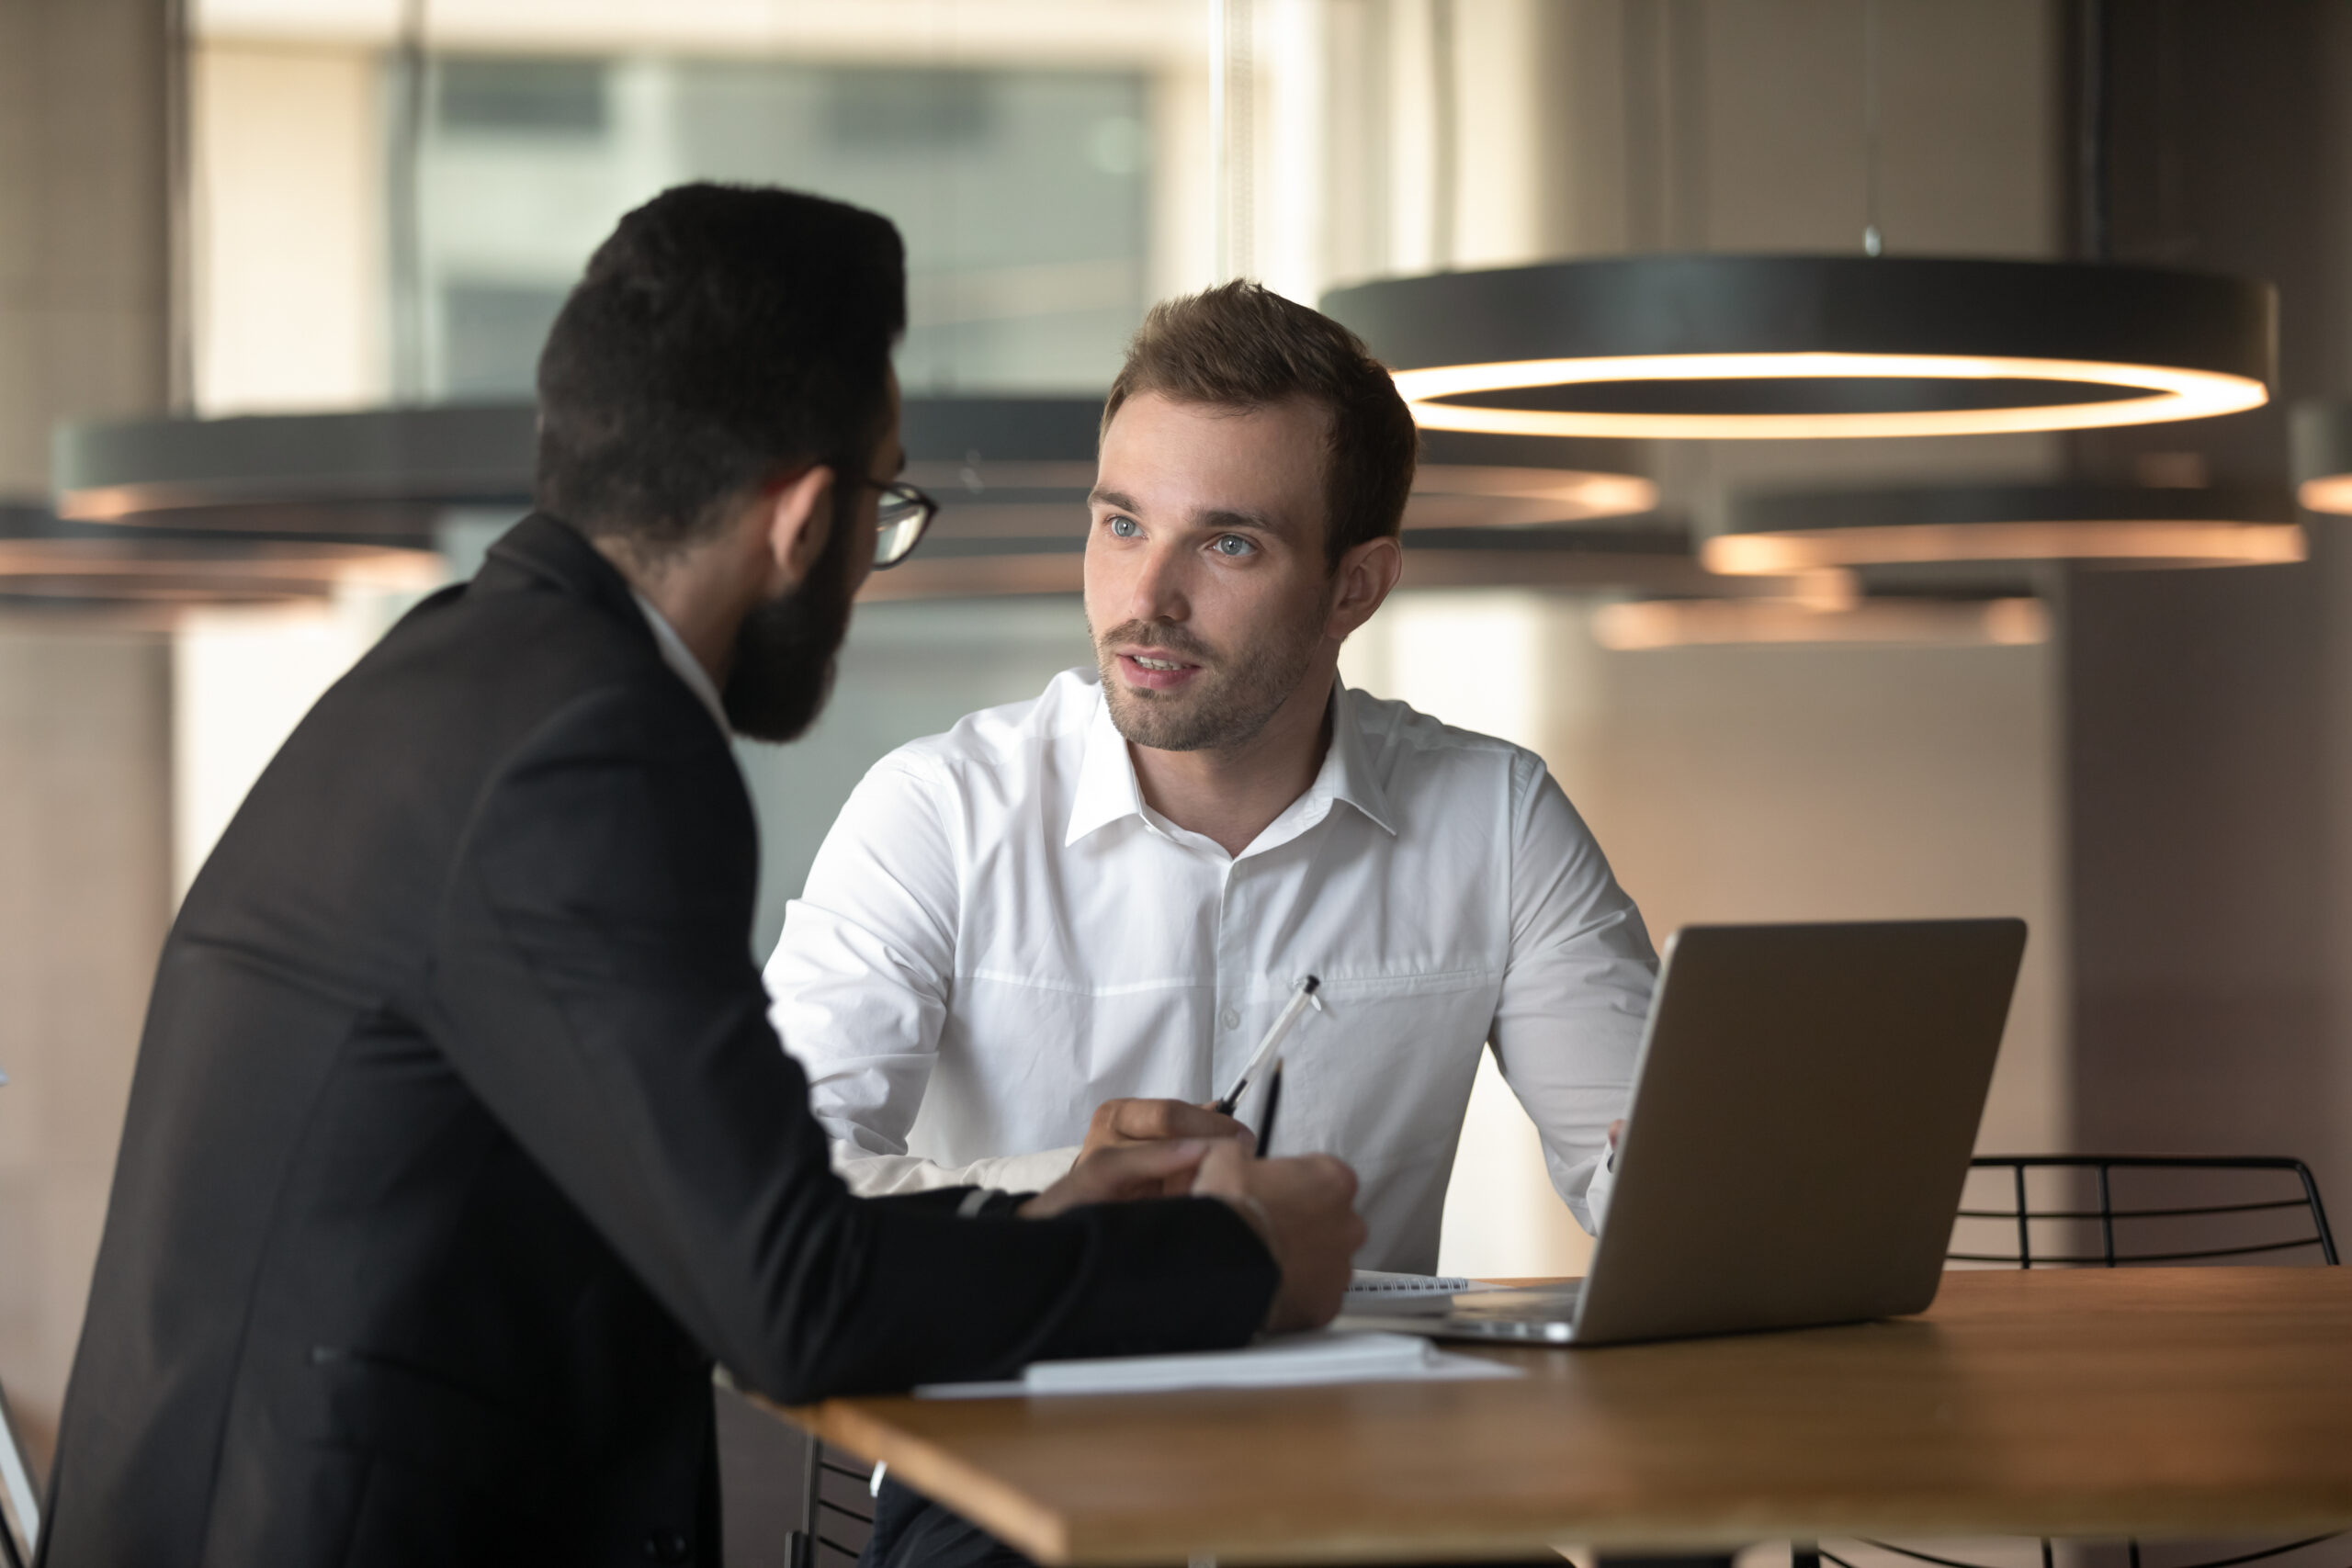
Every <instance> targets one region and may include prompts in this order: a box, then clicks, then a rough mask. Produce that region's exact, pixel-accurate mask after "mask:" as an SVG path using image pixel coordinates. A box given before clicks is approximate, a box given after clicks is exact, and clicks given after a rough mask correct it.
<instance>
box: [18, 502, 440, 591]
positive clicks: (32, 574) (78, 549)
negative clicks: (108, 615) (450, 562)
mask: <svg viewBox="0 0 2352 1568" xmlns="http://www.w3.org/2000/svg"><path fill="white" fill-rule="evenodd" d="M443 575H444V573H443V569H442V565H441V560H440V558H439V557H437V556H435V555H434V554H433V553H432V552H430V551H427V550H422V549H412V548H404V547H398V546H391V545H383V544H374V543H359V542H351V541H310V542H306V541H295V540H282V539H254V538H238V537H231V536H222V535H219V534H205V533H189V532H184V531H179V530H141V531H138V532H135V533H134V532H131V531H129V530H123V529H114V528H105V527H96V526H91V525H77V524H74V523H71V522H63V521H60V520H59V519H57V518H54V517H52V516H51V515H50V514H49V513H46V512H42V511H40V510H38V509H35V508H30V507H6V508H0V604H12V605H16V606H18V607H23V606H27V605H40V606H46V607H76V606H79V607H108V608H119V607H123V606H136V607H141V608H147V609H161V610H167V611H168V610H177V609H184V608H187V607H189V606H191V605H197V604H271V603H277V602H283V601H288V600H296V599H323V598H329V597H332V596H333V595H334V594H335V593H337V592H342V591H344V590H346V589H351V588H379V589H387V590H395V591H413V590H419V589H425V588H431V587H433V586H435V584H436V583H438V582H439V581H441V580H442V577H443Z"/></svg>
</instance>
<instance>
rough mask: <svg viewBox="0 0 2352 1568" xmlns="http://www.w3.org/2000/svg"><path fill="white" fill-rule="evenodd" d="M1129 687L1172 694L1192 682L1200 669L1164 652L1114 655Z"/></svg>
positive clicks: (1155, 650) (1156, 650)
mask: <svg viewBox="0 0 2352 1568" xmlns="http://www.w3.org/2000/svg"><path fill="white" fill-rule="evenodd" d="M1115 657H1116V658H1117V660H1118V661H1119V672H1120V674H1122V675H1124V676H1125V678H1126V682H1127V684H1128V685H1130V686H1133V687H1136V688H1138V689H1139V690H1142V691H1147V692H1173V691H1177V690H1180V689H1182V687H1183V686H1185V685H1187V684H1188V683H1190V682H1191V681H1192V679H1193V677H1194V676H1195V675H1198V674H1199V673H1200V672H1201V667H1200V666H1199V665H1197V664H1194V663H1193V662H1191V661H1190V660H1182V659H1171V658H1170V657H1169V656H1168V653H1167V651H1166V650H1165V649H1152V650H1146V649H1125V650H1122V651H1120V652H1119V653H1118V654H1116V655H1115Z"/></svg>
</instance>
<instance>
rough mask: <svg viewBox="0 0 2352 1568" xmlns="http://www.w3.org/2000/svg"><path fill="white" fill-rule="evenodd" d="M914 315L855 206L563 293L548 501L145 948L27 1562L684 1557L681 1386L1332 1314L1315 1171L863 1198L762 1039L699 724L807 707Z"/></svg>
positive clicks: (872, 495)
mask: <svg viewBox="0 0 2352 1568" xmlns="http://www.w3.org/2000/svg"><path fill="white" fill-rule="evenodd" d="M902 279H903V264H902V260H901V254H900V250H899V240H898V235H897V232H896V231H895V230H893V229H892V228H891V227H890V225H889V224H888V222H886V221H884V220H881V219H879V218H876V217H874V216H873V215H871V214H868V213H865V212H860V211H858V210H856V209H851V208H846V207H842V206H840V205H837V204H834V203H831V202H825V201H820V200H817V199H815V198H813V197H800V196H794V195H790V194H787V193H784V192H780V191H752V190H743V189H724V188H719V187H715V186H687V187H684V188H681V189H679V190H674V191H672V192H669V193H668V194H666V195H664V196H662V197H660V198H658V199H657V200H655V201H654V202H652V203H650V205H648V206H647V207H645V208H642V209H639V210H638V211H637V212H634V213H632V214H630V215H629V216H628V218H627V219H625V220H623V221H622V224H621V226H620V228H619V230H618V231H617V232H616V234H615V235H614V236H613V238H612V239H610V240H609V241H607V242H606V243H605V245H604V246H603V247H602V248H601V249H600V250H599V251H598V252H597V254H596V255H595V257H594V259H593V260H592V261H591V263H590V264H589V268H588V273H587V276H586V277H585V279H584V280H583V281H582V284H581V286H580V287H579V288H578V289H577V290H576V291H575V292H574V293H573V295H572V297H571V300H570V301H569V302H568V303H567V305H566V306H565V308H564V310H563V313H562V315H561V317H560V319H559V321H558V322H557V324H556V326H555V328H554V331H553V333H552V334H551V335H550V338H549V341H548V347H547V350H546V353H545V355H544V357H543V359H542V361H541V366H540V395H541V433H540V454H539V486H538V491H539V494H538V499H539V504H540V507H541V512H540V513H539V514H537V515H534V516H532V517H530V518H528V519H526V520H525V521H524V522H523V523H521V524H519V525H517V526H516V527H515V529H514V530H513V531H512V532H511V533H509V534H508V535H507V536H505V537H504V538H503V540H502V541H500V543H499V544H498V545H497V546H496V547H493V548H492V551H491V554H490V559H489V561H488V563H487V564H486V565H485V566H484V567H483V569H482V570H481V574H480V575H479V576H477V577H476V578H475V579H474V580H473V581H471V582H470V583H468V584H465V585H462V586H459V587H457V588H452V589H449V590H447V591H446V592H442V593H439V594H437V595H435V597H433V598H432V599H430V600H428V601H426V602H425V603H424V604H423V605H421V606H420V607H419V608H418V609H417V610H416V611H415V612H414V613H413V614H412V615H409V616H408V617H407V618H406V619H405V620H403V621H402V622H401V625H400V626H398V627H396V628H395V629H394V630H393V631H392V632H391V633H390V635H389V636H387V637H385V639H384V640H383V642H382V643H381V644H380V645H379V647H378V648H377V649H375V650H374V651H372V652H371V653H369V654H368V657H367V658H365V659H364V660H361V661H360V663H359V664H358V666H357V667H356V669H355V670H354V671H352V672H351V673H350V674H349V675H348V676H347V677H345V679H344V680H343V681H342V682H339V683H338V684H337V685H336V686H335V687H334V689H333V690H332V691H330V692H329V693H328V694H327V695H326V696H325V697H323V698H322V699H321V701H320V703H319V705H317V707H316V708H314V709H313V710H312V711H311V714H310V716H308V717H307V718H305V719H304V720H303V722H302V724H301V725H300V728H297V729H296V731H295V732H294V734H293V736H292V737H291V738H290V739H288V741H287V743H286V745H285V747H284V748H283V749H282V750H280V751H279V753H278V755H277V759H276V760H275V761H273V762H272V763H271V764H270V766H269V768H268V770H267V771H266V773H264V774H263V775H262V777H261V779H260V781H259V782H258V783H257V784H255V785H254V789H253V792H252V794H251V795H250V796H249V797H248V798H247V799H246V801H245V804H244V806H243V809H242V810H241V811H240V812H239V813H238V815H237V818H236V819H235V821H234V822H233V823H232V825H231V826H230V828H229V829H228V831H227V832H226V833H225V834H224V835H223V836H222V838H221V840H220V845H219V847H218V848H217V849H216V850H215V851H214V852H213V854H212V857H211V859H210V861H209V863H207V864H206V866H205V869H204V871H203V873H202V874H201V875H200V876H198V879H197V881H196V884H195V886H193V887H192V888H191V889H190V890H189V893H188V896H187V901H186V902H185V904H184V905H183V906H182V908H181V911H180V915H179V919H178V920H177V922H176V923H175V926H174V928H173V931H172V933H171V937H170V939H169V941H168V942H166V944H165V946H164V954H163V959H162V963H161V965H160V968H159V971H158V974H157V976H156V981H155V989H154V995H153V1001H152V1003H151V1005H150V1010H149V1015H148V1022H147V1029H146V1034H145V1037H144V1039H143V1041H142V1043H141V1047H140V1059H139V1067H138V1076H137V1079H136V1082H135V1084H134V1087H133V1089H132V1094H131V1104H130V1121H129V1124H128V1126H127V1128H126V1131H125V1135H124V1140H123V1152H122V1156H121V1163H120V1165H119V1168H118V1170H117V1173H116V1178H115V1188H114V1196H113V1202H112V1207H111V1209H110V1211H109V1213H108V1214H107V1230H106V1238H105V1242H104V1246H103V1248H102V1250H101V1253H100V1257H99V1260H98V1268H97V1275H96V1285H95V1289H94V1293H93V1296H92V1299H91V1303H90V1313H89V1317H88V1321H87V1324H86V1326H85V1331H84V1334H83V1339H82V1345H81V1348H80V1352H79V1354H78V1356H77V1359H76V1362H75V1366H74V1377H73V1382H72V1386H71V1389H70V1392H69V1393H68V1395H67V1399H66V1408H65V1416H64V1423H63V1428H62V1434H61V1438H60V1445H59V1458H58V1463H57V1469H56V1473H55V1476H54V1478H53V1481H52V1492H51V1525H50V1529H49V1530H48V1532H47V1533H46V1535H45V1536H44V1538H43V1540H42V1542H41V1549H42V1556H43V1558H44V1559H45V1560H46V1561H48V1562H53V1563H56V1564H59V1565H60V1568H84V1565H104V1564H117V1563H120V1564H140V1565H141V1568H147V1565H169V1564H182V1563H189V1564H192V1563H198V1562H203V1563H224V1564H226V1563H236V1564H243V1563H313V1562H335V1563H378V1562H435V1563H468V1562H483V1563H490V1562H497V1563H502V1564H503V1563H513V1562H565V1563H597V1562H610V1563H620V1562H630V1563H643V1562H648V1561H653V1562H717V1561H718V1551H719V1537H718V1511H717V1503H716V1487H715V1482H714V1474H715V1471H714V1463H713V1441H712V1413H711V1400H710V1372H711V1366H712V1363H713V1361H714V1360H716V1361H717V1362H718V1364H719V1365H721V1366H723V1367H725V1368H726V1369H727V1370H728V1371H729V1372H731V1373H732V1374H733V1375H734V1376H735V1378H736V1379H738V1380H739V1381H740V1382H742V1383H743V1384H745V1385H746V1386H749V1387H751V1388H753V1389H757V1390H760V1391H762V1392H764V1393H769V1394H772V1395H774V1396H775V1397H777V1398H780V1399H786V1400H795V1401H798V1400H809V1399H815V1398H820V1397H822V1396H825V1395H828V1394H833V1393H849V1392H854V1391H859V1390H882V1389H892V1388H901V1387H904V1386H906V1385H908V1384H910V1383H912V1382H918V1381H924V1380H933V1379H960V1378H982V1377H996V1376H1002V1375H1005V1374H1007V1373H1009V1372H1011V1371H1013V1370H1014V1369H1016V1368H1018V1367H1019V1366H1021V1365H1022V1364H1023V1363H1024V1362H1025V1361H1028V1360H1030V1359H1037V1358H1044V1357H1057V1356H1082V1355H1095V1354H1104V1353H1114V1352H1126V1351H1136V1350H1144V1349H1177V1348H1193V1347H1208V1346H1222V1345H1230V1344H1233V1343H1236V1342H1238V1341H1240V1340H1243V1339H1246V1338H1247V1337H1250V1335H1251V1334H1252V1333H1253V1332H1255V1331H1256V1330H1257V1329H1258V1328H1259V1327H1260V1326H1261V1325H1265V1324H1268V1323H1269V1322H1272V1323H1273V1324H1275V1325H1299V1324H1310V1323H1315V1322H1319V1321H1322V1320H1324V1319H1326V1318H1328V1317H1329V1315H1330V1314H1331V1313H1332V1312H1333V1311H1334V1310H1335V1309H1336V1306H1337V1303H1338V1297H1339V1292H1340V1289H1341V1287H1342V1286H1343V1284H1344V1282H1345V1280H1346V1276H1347V1260H1348V1257H1349V1255H1350V1253H1351V1252H1352V1250H1353V1249H1354V1247H1356V1245H1357V1244H1358V1242H1359V1241H1360V1240H1361V1238H1362V1236H1363V1228H1362V1226H1361V1225H1360V1224H1358V1223H1357V1222H1356V1221H1355V1219H1354V1216H1353V1214H1352V1213H1351V1210H1350V1206H1349V1204H1350V1198H1351V1193H1352V1185H1353V1184H1352V1179H1351V1178H1350V1177H1349V1175H1348V1173H1347V1172H1346V1170H1345V1168H1343V1167H1340V1166H1339V1165H1338V1164H1337V1163H1336V1162H1333V1161H1329V1160H1317V1159H1306V1160H1295V1161H1284V1160H1265V1161H1250V1160H1248V1159H1246V1158H1244V1157H1242V1152H1243V1151H1241V1150H1240V1149H1239V1148H1238V1147H1237V1146H1235V1145H1229V1144H1216V1145H1209V1144H1199V1143H1194V1144H1189V1145H1170V1146H1168V1147H1164V1148H1161V1149H1156V1150H1155V1149H1152V1148H1148V1147H1147V1148H1144V1149H1141V1150H1114V1151H1109V1152H1110V1153H1111V1154H1113V1155H1116V1156H1121V1157H1120V1158H1119V1159H1117V1160H1115V1161H1114V1160H1108V1159H1105V1160H1098V1161H1093V1162H1089V1163H1088V1164H1086V1165H1082V1166H1081V1167H1080V1168H1078V1169H1075V1170H1073V1171H1072V1173H1071V1175H1070V1177H1069V1179H1066V1180H1065V1181H1064V1182H1062V1183H1059V1184H1057V1186H1056V1187H1055V1188H1053V1189H1051V1190H1048V1191H1047V1192H1046V1193H1044V1194H1042V1195H1040V1196H1038V1197H1035V1198H1033V1199H1024V1198H1023V1197H1019V1196H1012V1195H1003V1194H989V1193H986V1192H980V1191H973V1190H948V1191H945V1192H940V1193H927V1194H923V1195H922V1196H921V1197H917V1198H910V1199H903V1200H883V1201H859V1200H855V1199H853V1198H851V1197H850V1196H849V1194H848V1193H847V1191H846V1190H845V1189H844V1188H843V1187H842V1184H841V1183H840V1182H839V1181H838V1180H837V1179H835V1178H834V1177H833V1175H832V1174H831V1170H830V1168H829V1167H828V1163H827V1150H826V1141H825V1137H824V1134H822V1132H821V1131H820V1129H819V1127H818V1125H817V1123H816V1122H814V1121H813V1120H811V1119H810V1117H809V1111H808V1106H807V1086H806V1080H805V1079H804V1078H803V1077H802V1075H801V1073H800V1071H799V1069H798V1068H797V1066H795V1065H794V1064H793V1062H792V1060H791V1058H790V1057H789V1056H788V1055H786V1054H785V1052H784V1051H782V1050H781V1049H779V1048H778V1043H777V1041H776V1037H775V1033H774V1032H772V1031H771V1029H770V1028H769V1026H768V1023H767V1021H766V1015H767V998H765V996H764V995H763V991H762V988H761V984H760V976H759V972H758V970H757V968H756V966H755V965H754V964H753V961H752V953H751V951H750V922H751V915H752V896H753V891H754V889H753V872H752V867H753V866H754V865H755V864H756V863H757V856H756V854H755V852H754V850H755V845H754V841H753V840H754V831H753V823H752V811H751V807H750V805H749V802H748V799H747V797H746V795H745V793H744V790H743V786H742V784H741V779H740V777H739V775H738V773H737V771H736V768H735V765H734V761H733V759H732V756H731V754H730V752H729V744H728V738H727V736H726V734H725V733H724V730H723V728H722V725H721V723H719V722H718V717H719V716H720V714H721V713H723V714H724V716H725V717H726V719H727V720H728V721H729V722H731V724H732V726H733V728H736V729H737V730H739V731H741V732H744V733H748V734H752V735H756V736H763V737H766V738H771V739H786V738H788V737H790V736H791V735H793V734H795V733H797V731H798V730H799V729H801V728H804V727H805V726H806V725H807V724H808V723H809V720H810V719H811V718H813V716H815V714H816V712H817V710H818V708H819V707H820V706H821V705H822V703H823V699H824V694H825V691H826V687H827V683H828V678H829V676H830V671H831V657H832V654H833V652H834V650H835V649H836V648H837V647H838V646H839V644H840V641H841V637H842V631H843V629H844V628H845V627H846V626H847V623H848V615H849V604H850V600H851V597H852V595H853V594H854V592H855V591H856V589H857V586H858V585H859V583H860V582H861V581H863V579H864V576H865V571H866V570H868V569H869V568H870V566H871V563H872V561H873V558H874V551H875V546H876V525H877V518H878V516H879V515H880V513H879V512H878V507H879V492H880V491H882V490H883V489H884V488H885V487H887V486H888V482H889V479H890V477H891V476H892V474H893V473H894V472H895V469H896V468H897V466H898V463H899V446H898V438H897V430H896V426H897V411H896V402H897V394H896V389H895V387H894V385H893V383H892V381H891V378H890V372H889V358H888V356H889V351H890V346H891V344H892V343H893V341H894V340H895V338H896V336H897V334H898V333H899V330H900V327H901V325H902V322H903V310H904V308H903V304H902V299H903V281H902ZM896 510H897V512H898V513H901V514H903V513H904V512H905V507H904V506H900V507H899V508H897V509H896ZM1169 1192H1184V1193H1189V1194H1190V1195H1188V1196H1181V1197H1168V1196H1160V1195H1159V1194H1163V1193H1169ZM1114 1199H1118V1200H1134V1201H1118V1202H1111V1201H1106V1200H1114Z"/></svg>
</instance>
